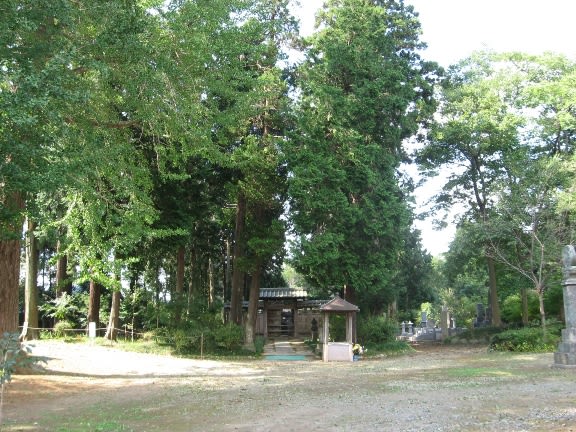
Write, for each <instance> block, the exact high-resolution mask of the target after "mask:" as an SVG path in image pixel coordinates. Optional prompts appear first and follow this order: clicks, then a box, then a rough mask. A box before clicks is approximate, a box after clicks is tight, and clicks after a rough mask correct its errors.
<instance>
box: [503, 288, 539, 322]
mask: <svg viewBox="0 0 576 432" xmlns="http://www.w3.org/2000/svg"><path fill="white" fill-rule="evenodd" d="M527 295H528V320H529V321H532V320H534V319H537V318H539V316H540V305H539V303H538V294H536V293H535V292H534V291H528V293H527ZM500 313H501V314H502V320H503V321H504V322H506V323H521V322H522V299H521V298H520V294H513V295H510V296H508V297H506V298H505V299H504V300H503V301H502V306H501V308H500Z"/></svg>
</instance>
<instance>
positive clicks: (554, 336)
mask: <svg viewBox="0 0 576 432" xmlns="http://www.w3.org/2000/svg"><path fill="white" fill-rule="evenodd" d="M550 327H551V326H549V330H548V331H549V332H548V333H547V334H546V336H544V334H543V333H542V329H541V328H539V327H525V328H522V329H518V330H506V331H504V332H501V333H498V334H495V335H494V336H492V338H491V339H490V345H489V349H490V350H491V351H516V352H552V351H554V350H555V349H556V347H557V346H558V342H559V341H560V335H559V334H558V330H555V331H554V332H553V331H552V330H551V329H550ZM558 328H559V327H558Z"/></svg>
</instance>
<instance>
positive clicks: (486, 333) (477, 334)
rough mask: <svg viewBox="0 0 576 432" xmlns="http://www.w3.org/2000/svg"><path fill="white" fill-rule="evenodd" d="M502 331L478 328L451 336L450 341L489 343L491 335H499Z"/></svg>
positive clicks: (493, 328) (496, 328)
mask: <svg viewBox="0 0 576 432" xmlns="http://www.w3.org/2000/svg"><path fill="white" fill-rule="evenodd" d="M501 332H502V329H501V328H500V327H478V328H472V329H468V330H465V331H463V332H461V333H458V334H457V335H455V336H452V337H451V338H450V339H451V340H452V341H454V340H465V341H467V342H472V341H484V342H490V339H491V338H492V336H493V335H495V334H498V333H501Z"/></svg>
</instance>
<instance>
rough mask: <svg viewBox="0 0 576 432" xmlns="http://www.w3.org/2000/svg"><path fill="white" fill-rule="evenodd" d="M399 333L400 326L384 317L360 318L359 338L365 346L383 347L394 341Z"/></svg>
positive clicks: (370, 316)
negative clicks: (382, 345)
mask: <svg viewBox="0 0 576 432" xmlns="http://www.w3.org/2000/svg"><path fill="white" fill-rule="evenodd" d="M397 333H398V324H397V323H396V322H395V321H391V320H389V319H386V318H385V317H384V316H374V315H369V316H366V317H365V316H362V315H360V316H359V317H358V328H357V336H358V340H359V341H360V342H362V344H363V345H367V346H372V345H381V344H384V343H387V342H391V341H394V340H395V339H396V334H397Z"/></svg>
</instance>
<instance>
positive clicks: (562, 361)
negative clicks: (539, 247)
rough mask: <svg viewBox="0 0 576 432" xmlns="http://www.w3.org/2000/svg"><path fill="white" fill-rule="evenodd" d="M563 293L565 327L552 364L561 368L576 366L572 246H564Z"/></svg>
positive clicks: (575, 271) (575, 281) (575, 270)
mask: <svg viewBox="0 0 576 432" xmlns="http://www.w3.org/2000/svg"><path fill="white" fill-rule="evenodd" d="M562 263H563V273H564V277H563V282H562V285H563V289H562V291H563V294H564V315H565V319H566V328H565V329H563V330H562V341H561V342H560V343H559V344H558V351H556V352H555V353H554V365H553V366H555V367H561V368H576V251H575V250H574V246H572V245H569V246H564V249H563V250H562Z"/></svg>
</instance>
